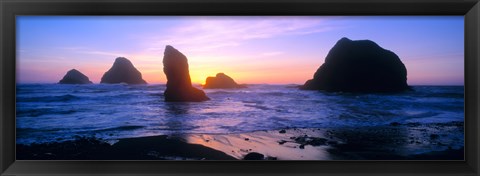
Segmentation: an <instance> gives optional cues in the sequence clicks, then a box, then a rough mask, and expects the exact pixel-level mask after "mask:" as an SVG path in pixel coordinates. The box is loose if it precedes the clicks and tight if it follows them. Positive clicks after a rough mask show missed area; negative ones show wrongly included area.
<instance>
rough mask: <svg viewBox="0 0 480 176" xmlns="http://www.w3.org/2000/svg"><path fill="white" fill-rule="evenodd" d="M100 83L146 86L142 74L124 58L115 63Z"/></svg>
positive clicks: (119, 58) (116, 60)
mask: <svg viewBox="0 0 480 176" xmlns="http://www.w3.org/2000/svg"><path fill="white" fill-rule="evenodd" d="M100 83H107V84H117V83H127V84H146V83H147V82H145V80H143V79H142V73H140V72H139V71H138V70H137V69H136V68H135V67H134V66H133V64H132V62H130V60H128V59H127V58H124V57H118V58H117V59H115V62H114V63H113V65H112V68H110V69H109V70H108V71H107V72H105V74H103V76H102V80H101V81H100Z"/></svg>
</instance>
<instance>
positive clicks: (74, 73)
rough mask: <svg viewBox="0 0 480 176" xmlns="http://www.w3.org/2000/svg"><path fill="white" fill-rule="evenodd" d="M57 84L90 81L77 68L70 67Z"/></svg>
mask: <svg viewBox="0 0 480 176" xmlns="http://www.w3.org/2000/svg"><path fill="white" fill-rule="evenodd" d="M58 83H59V84H92V81H90V80H89V79H88V77H87V76H85V75H84V74H83V73H81V72H80V71H78V70H75V69H71V70H70V71H68V72H67V74H65V76H63V78H62V80H60V81H59V82H58Z"/></svg>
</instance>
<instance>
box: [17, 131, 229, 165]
mask: <svg viewBox="0 0 480 176" xmlns="http://www.w3.org/2000/svg"><path fill="white" fill-rule="evenodd" d="M16 154H17V155H16V157H17V159H19V160H187V159H189V160H191V159H195V160H236V159H235V158H234V157H232V156H230V155H227V154H226V153H224V152H221V151H218V150H214V149H211V148H208V147H205V146H203V145H199V144H189V143H186V142H185V141H184V140H182V139H180V138H176V137H171V136H165V135H162V136H150V137H139V138H124V139H119V141H118V142H117V143H115V144H113V145H110V144H108V143H106V142H105V141H104V140H102V139H98V138H92V137H80V136H79V137H77V138H76V139H75V140H71V141H63V142H51V143H33V144H30V145H24V144H17V145H16Z"/></svg>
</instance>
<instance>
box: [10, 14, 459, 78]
mask: <svg viewBox="0 0 480 176" xmlns="http://www.w3.org/2000/svg"><path fill="white" fill-rule="evenodd" d="M342 37H348V38H350V39H352V40H363V39H369V40H372V41H374V42H376V43H377V44H379V45H380V46H381V47H383V48H385V49H388V50H391V51H393V52H395V53H396V54H397V55H398V56H399V57H400V59H401V60H402V61H403V63H404V64H405V66H406V68H407V72H408V76H407V78H408V84H410V85H463V84H464V19H463V16H448V17H447V16H425V17H419V16H410V17H394V16H390V17H379V16H369V17H362V16H356V17H347V16H339V17H328V16H312V17H281V16H276V17H266V16H262V17H232V16H224V17H205V16H204V17H202V16H182V17H179V16H177V17H176V16H152V17H146V16H143V17H139V16H136V17H126V16H77V17H75V16H43V17H42V16H17V82H18V83H56V82H58V81H59V80H60V79H62V77H63V76H64V75H65V73H66V72H67V71H68V70H70V69H73V68H75V69H77V70H79V71H81V72H82V73H84V74H85V75H87V76H88V77H89V78H90V80H91V81H93V82H94V83H99V82H100V79H101V77H102V75H103V73H105V72H106V71H107V70H108V69H109V68H110V67H111V66H112V64H113V62H114V60H115V58H117V57H126V58H128V59H129V60H130V61H132V63H133V64H134V65H135V67H136V68H137V69H138V70H139V71H140V72H141V73H142V75H143V78H144V80H146V81H147V82H148V83H152V84H154V83H166V76H165V74H164V73H163V65H162V59H163V51H164V49H165V45H172V46H173V47H175V48H176V49H178V50H179V51H180V52H182V53H183V54H184V55H186V56H187V58H188V61H189V65H190V76H191V78H192V82H194V83H204V81H205V79H206V77H208V76H214V75H215V74H216V73H218V72H224V73H225V74H227V75H229V76H231V77H232V78H234V79H235V80H236V82H238V83H246V84H255V83H269V84H289V83H294V84H303V83H304V82H305V81H306V80H308V79H311V78H312V77H313V74H314V73H315V71H316V70H317V69H318V67H319V66H320V65H321V64H322V63H323V62H324V59H325V56H326V55H327V53H328V51H329V50H330V49H331V48H332V47H333V45H334V44H335V43H336V42H337V41H338V40H339V39H341V38H342Z"/></svg>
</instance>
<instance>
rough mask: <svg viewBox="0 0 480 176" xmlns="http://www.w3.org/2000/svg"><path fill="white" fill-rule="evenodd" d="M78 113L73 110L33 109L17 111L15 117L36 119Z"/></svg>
mask: <svg viewBox="0 0 480 176" xmlns="http://www.w3.org/2000/svg"><path fill="white" fill-rule="evenodd" d="M76 112H78V111H77V110H73V109H58V108H35V109H21V108H20V109H17V114H16V115H17V117H38V116H42V115H49V114H61V115H67V114H73V113H76Z"/></svg>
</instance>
